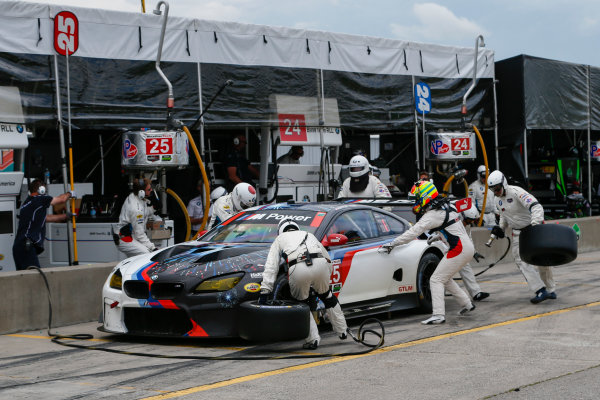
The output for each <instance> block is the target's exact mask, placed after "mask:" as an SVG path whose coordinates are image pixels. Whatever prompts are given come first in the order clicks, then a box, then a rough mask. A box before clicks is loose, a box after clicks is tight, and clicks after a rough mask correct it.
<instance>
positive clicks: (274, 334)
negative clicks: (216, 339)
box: [238, 300, 311, 342]
mask: <svg viewBox="0 0 600 400" xmlns="http://www.w3.org/2000/svg"><path fill="white" fill-rule="evenodd" d="M309 318H311V316H310V310H309V308H308V305H306V304H304V303H299V302H297V301H292V300H273V302H272V303H271V304H265V305H261V304H258V301H257V300H252V301H246V302H244V303H242V304H240V310H239V327H238V332H239V335H240V337H241V338H242V339H246V340H250V341H255V342H278V341H284V340H300V339H304V338H306V337H307V336H308V331H309V321H310V320H309Z"/></svg>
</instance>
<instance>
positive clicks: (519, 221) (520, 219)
mask: <svg viewBox="0 0 600 400" xmlns="http://www.w3.org/2000/svg"><path fill="white" fill-rule="evenodd" d="M488 185H489V187H490V190H491V191H492V192H494V195H495V196H496V197H495V198H494V202H495V203H496V209H497V210H498V212H499V213H500V222H499V226H494V228H492V234H494V235H496V236H497V237H499V238H503V237H504V230H505V229H506V228H507V227H511V228H512V238H513V241H512V255H513V257H514V259H515V263H516V264H517V267H519V269H520V270H521V273H522V274H523V276H524V277H525V280H526V281H527V284H528V285H529V288H530V289H531V290H532V291H534V292H535V297H533V298H531V302H532V303H533V304H537V303H540V302H542V301H544V300H546V299H556V293H555V291H554V290H555V289H556V285H555V283H554V277H553V275H552V267H537V269H536V268H535V267H534V266H533V265H531V264H527V263H526V262H524V261H523V260H521V254H520V252H519V236H520V235H521V229H524V228H526V227H528V226H529V225H538V224H541V223H543V222H544V207H542V205H541V204H540V203H538V201H537V199H536V198H535V197H533V196H532V195H531V194H530V193H528V192H527V191H526V190H524V189H521V188H520V187H518V186H512V185H509V184H508V182H507V181H506V178H505V177H504V174H503V173H502V172H500V171H498V170H496V171H494V172H492V173H491V174H490V176H489V177H488Z"/></svg>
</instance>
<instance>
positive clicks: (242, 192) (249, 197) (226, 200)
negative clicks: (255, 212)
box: [206, 182, 256, 230]
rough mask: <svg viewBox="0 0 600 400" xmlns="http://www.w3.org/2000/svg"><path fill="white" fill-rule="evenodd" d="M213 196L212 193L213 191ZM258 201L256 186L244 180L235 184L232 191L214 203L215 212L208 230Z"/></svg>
mask: <svg viewBox="0 0 600 400" xmlns="http://www.w3.org/2000/svg"><path fill="white" fill-rule="evenodd" d="M211 196H212V193H211ZM255 202H256V189H254V186H252V185H250V184H248V183H245V182H242V183H238V184H237V185H235V187H234V188H233V190H232V191H231V193H229V194H226V195H224V196H223V195H222V196H221V197H219V198H218V199H217V200H216V201H215V202H214V203H213V207H212V208H213V212H212V215H211V216H210V222H209V223H208V226H207V228H206V230H210V228H212V227H213V226H216V225H219V224H220V223H221V222H225V221H226V220H228V219H229V218H231V217H232V216H234V215H235V214H237V213H239V212H240V211H243V210H245V209H246V208H250V207H252V206H253V205H254V203H255Z"/></svg>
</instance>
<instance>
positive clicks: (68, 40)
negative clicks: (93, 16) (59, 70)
mask: <svg viewBox="0 0 600 400" xmlns="http://www.w3.org/2000/svg"><path fill="white" fill-rule="evenodd" d="M78 48H79V21H78V20H77V17H76V16H75V14H73V13H72V12H70V11H61V12H59V13H58V14H56V16H55V17H54V49H55V50H56V52H57V53H58V54H60V55H63V56H66V55H67V53H68V54H69V55H71V54H74V53H75V52H76V51H77V49H78Z"/></svg>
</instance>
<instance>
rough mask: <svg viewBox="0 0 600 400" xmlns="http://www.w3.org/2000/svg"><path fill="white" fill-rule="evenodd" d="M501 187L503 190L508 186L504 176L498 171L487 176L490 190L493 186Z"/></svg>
mask: <svg viewBox="0 0 600 400" xmlns="http://www.w3.org/2000/svg"><path fill="white" fill-rule="evenodd" d="M498 185H502V187H503V188H504V189H506V187H507V186H508V182H506V178H505V177H504V174H503V173H502V172H500V171H498V170H495V171H494V172H492V173H491V174H490V175H489V176H488V187H489V188H490V189H491V190H492V191H493V190H494V189H492V188H493V187H494V186H498Z"/></svg>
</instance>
